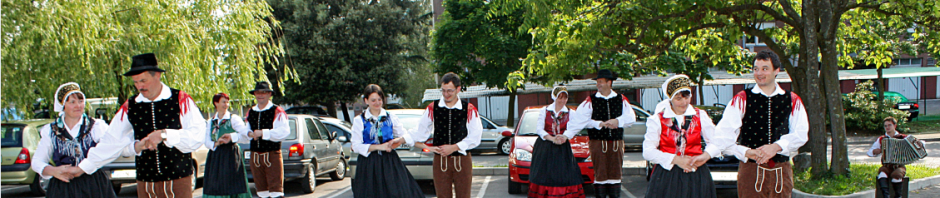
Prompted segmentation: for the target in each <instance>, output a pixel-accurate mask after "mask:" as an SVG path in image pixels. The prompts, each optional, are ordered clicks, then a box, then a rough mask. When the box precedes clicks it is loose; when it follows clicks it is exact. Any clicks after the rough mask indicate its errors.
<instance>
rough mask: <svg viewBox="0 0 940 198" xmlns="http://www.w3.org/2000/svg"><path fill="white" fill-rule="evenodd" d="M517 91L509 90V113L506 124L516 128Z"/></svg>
mask: <svg viewBox="0 0 940 198" xmlns="http://www.w3.org/2000/svg"><path fill="white" fill-rule="evenodd" d="M515 104H516V92H515V91H510V92H509V108H508V109H507V110H508V111H506V112H509V114H508V115H507V116H506V126H508V127H509V128H514V127H515V126H516V105H515Z"/></svg>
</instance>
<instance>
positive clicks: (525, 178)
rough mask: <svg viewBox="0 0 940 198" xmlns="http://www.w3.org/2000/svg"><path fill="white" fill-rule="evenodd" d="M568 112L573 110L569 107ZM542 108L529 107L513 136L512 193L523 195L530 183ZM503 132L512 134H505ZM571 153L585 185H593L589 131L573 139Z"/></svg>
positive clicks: (510, 165) (511, 156) (580, 133)
mask: <svg viewBox="0 0 940 198" xmlns="http://www.w3.org/2000/svg"><path fill="white" fill-rule="evenodd" d="M568 108H569V109H574V108H573V107H572V106H568ZM539 111H542V108H541V107H529V108H527V109H526V110H525V111H524V112H523V113H522V117H521V119H519V124H517V125H516V130H515V134H504V135H506V136H510V135H512V136H513V138H512V152H510V153H509V194H520V193H522V192H524V191H525V190H526V188H525V187H526V186H527V185H522V184H528V183H529V167H530V166H531V165H532V146H534V145H535V140H536V138H539V136H538V135H537V134H536V131H535V126H536V125H537V124H544V123H542V122H539V120H538V119H539ZM504 133H509V132H508V131H507V132H504ZM570 141H571V151H572V152H573V153H574V158H575V161H577V162H578V166H579V167H580V168H581V179H582V180H584V183H585V184H590V183H594V165H593V163H591V157H590V156H591V152H590V151H589V150H588V137H587V130H581V132H579V133H578V135H576V136H575V137H574V138H572V139H571V140H570Z"/></svg>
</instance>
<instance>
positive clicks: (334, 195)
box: [327, 184, 352, 198]
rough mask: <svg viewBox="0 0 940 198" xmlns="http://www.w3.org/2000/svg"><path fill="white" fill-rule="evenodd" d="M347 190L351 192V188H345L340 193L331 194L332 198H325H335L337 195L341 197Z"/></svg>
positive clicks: (330, 197)
mask: <svg viewBox="0 0 940 198" xmlns="http://www.w3.org/2000/svg"><path fill="white" fill-rule="evenodd" d="M350 185H352V184H350ZM349 190H352V187H346V188H344V189H343V190H342V191H339V192H334V193H335V194H333V196H329V197H327V198H336V196H339V195H342V194H344V193H346V192H349Z"/></svg>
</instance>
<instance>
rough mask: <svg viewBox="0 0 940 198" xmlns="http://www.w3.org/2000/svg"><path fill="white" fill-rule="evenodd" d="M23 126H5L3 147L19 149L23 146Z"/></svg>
mask: <svg viewBox="0 0 940 198" xmlns="http://www.w3.org/2000/svg"><path fill="white" fill-rule="evenodd" d="M23 127H24V126H23V125H16V124H4V125H3V131H2V136H3V145H2V147H19V146H22V144H23V140H22V138H23Z"/></svg>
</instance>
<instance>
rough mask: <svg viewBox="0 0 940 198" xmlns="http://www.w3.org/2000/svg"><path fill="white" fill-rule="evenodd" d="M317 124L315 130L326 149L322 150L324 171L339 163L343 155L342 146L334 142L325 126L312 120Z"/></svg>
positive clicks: (318, 121) (334, 138)
mask: <svg viewBox="0 0 940 198" xmlns="http://www.w3.org/2000/svg"><path fill="white" fill-rule="evenodd" d="M313 122H315V123H316V124H317V129H318V131H320V138H321V139H322V140H323V141H326V147H325V148H322V149H323V156H324V163H326V165H325V166H323V167H324V168H326V170H330V169H334V168H336V164H338V163H339V160H340V158H341V156H342V155H343V145H342V144H341V143H339V141H336V137H333V135H332V133H330V130H329V129H327V128H326V125H325V124H323V122H320V120H313Z"/></svg>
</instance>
